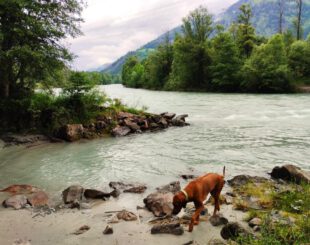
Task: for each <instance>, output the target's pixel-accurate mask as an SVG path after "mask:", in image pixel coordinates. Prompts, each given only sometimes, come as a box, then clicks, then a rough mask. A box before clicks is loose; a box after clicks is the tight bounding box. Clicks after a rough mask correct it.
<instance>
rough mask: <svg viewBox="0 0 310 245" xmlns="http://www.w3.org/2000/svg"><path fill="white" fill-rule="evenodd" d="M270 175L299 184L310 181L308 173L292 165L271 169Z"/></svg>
mask: <svg viewBox="0 0 310 245" xmlns="http://www.w3.org/2000/svg"><path fill="white" fill-rule="evenodd" d="M271 177H272V178H274V179H282V180H286V181H290V182H294V183H297V184H300V183H302V182H305V183H310V173H309V172H307V171H304V170H302V169H301V168H299V167H297V166H294V165H284V166H282V167H278V166H277V167H275V168H273V169H272V172H271Z"/></svg>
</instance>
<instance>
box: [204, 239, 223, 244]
mask: <svg viewBox="0 0 310 245" xmlns="http://www.w3.org/2000/svg"><path fill="white" fill-rule="evenodd" d="M226 244H227V243H226V242H224V241H222V240H220V239H212V240H210V241H209V242H208V245H226Z"/></svg>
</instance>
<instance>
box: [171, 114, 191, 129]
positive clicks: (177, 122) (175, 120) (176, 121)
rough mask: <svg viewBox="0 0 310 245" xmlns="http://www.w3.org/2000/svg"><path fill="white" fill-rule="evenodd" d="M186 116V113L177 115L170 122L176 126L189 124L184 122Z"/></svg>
mask: <svg viewBox="0 0 310 245" xmlns="http://www.w3.org/2000/svg"><path fill="white" fill-rule="evenodd" d="M186 117H188V115H187V114H184V115H179V116H177V117H176V118H173V119H172V121H171V123H172V125H173V126H178V127H183V126H186V125H189V124H188V123H186V122H185V118H186Z"/></svg>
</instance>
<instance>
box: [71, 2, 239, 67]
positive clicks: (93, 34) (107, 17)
mask: <svg viewBox="0 0 310 245" xmlns="http://www.w3.org/2000/svg"><path fill="white" fill-rule="evenodd" d="M234 2H236V0H169V1H167V0H147V1H146V0H88V7H87V8H86V9H85V10H84V12H83V18H84V20H85V22H84V23H83V24H82V31H83V33H84V35H83V36H81V37H78V38H76V39H74V40H68V42H69V43H70V49H71V51H73V52H74V53H75V54H76V55H78V58H77V59H76V60H75V62H74V64H73V68H74V69H78V70H87V69H90V68H96V67H98V66H100V65H102V64H105V63H111V62H113V61H115V60H116V59H117V58H119V57H120V56H122V55H124V54H126V53H127V52H128V51H130V50H136V49H137V48H139V47H141V46H142V45H144V44H146V43H147V42H149V41H151V40H153V39H155V38H156V37H158V36H159V35H160V34H162V33H164V32H166V31H168V30H170V29H172V28H174V27H176V26H178V25H180V24H181V21H182V17H184V16H186V15H187V14H188V13H189V11H191V10H193V9H195V8H196V7H198V6H199V5H204V6H206V7H207V8H208V9H209V11H210V12H211V13H214V14H215V13H219V12H222V11H223V10H224V9H225V8H227V7H228V6H229V5H231V4H232V3H234Z"/></svg>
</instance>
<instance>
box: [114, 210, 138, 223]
mask: <svg viewBox="0 0 310 245" xmlns="http://www.w3.org/2000/svg"><path fill="white" fill-rule="evenodd" d="M116 216H117V218H118V219H122V220H125V221H134V220H137V219H138V218H137V215H135V214H134V213H132V212H128V211H126V210H123V211H121V212H119V213H117V215H116Z"/></svg>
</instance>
